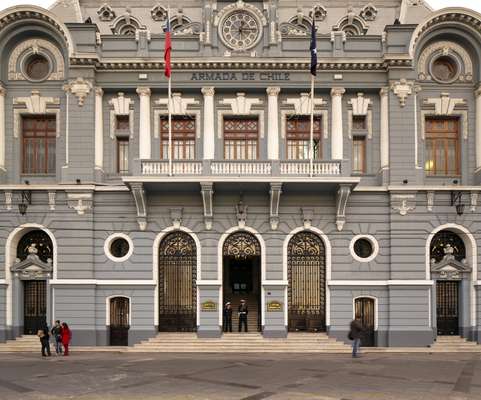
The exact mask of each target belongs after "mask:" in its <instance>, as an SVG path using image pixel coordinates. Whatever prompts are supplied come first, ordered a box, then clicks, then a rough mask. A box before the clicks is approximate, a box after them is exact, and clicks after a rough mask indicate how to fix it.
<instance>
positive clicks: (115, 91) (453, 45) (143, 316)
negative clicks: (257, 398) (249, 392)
mask: <svg viewBox="0 0 481 400" xmlns="http://www.w3.org/2000/svg"><path fill="white" fill-rule="evenodd" d="M295 3H296V4H295V5H294V2H292V1H288V0H269V1H268V0H264V1H260V0H259V1H242V0H239V1H222V0H199V1H193V0H178V1H177V2H176V3H175V5H172V6H173V7H172V8H171V9H170V14H169V13H168V10H167V3H166V2H160V3H159V2H157V1H154V0H138V1H137V2H135V4H132V3H131V2H128V1H126V0H109V1H107V2H105V3H104V2H102V1H97V0H59V1H57V2H56V3H55V4H54V5H53V6H52V7H51V9H50V10H45V9H42V8H38V7H34V6H18V7H13V8H9V9H6V10H4V11H2V12H0V52H1V57H0V80H1V90H0V191H1V192H2V193H1V195H2V196H1V198H2V201H1V203H2V204H1V213H0V219H1V222H0V224H1V229H0V260H1V262H2V268H1V269H0V341H5V340H7V339H12V338H15V337H17V336H19V335H22V334H25V333H26V334H28V333H35V332H36V329H38V327H39V326H40V325H41V324H42V323H44V321H45V320H46V321H48V323H49V324H50V323H51V322H52V321H54V320H56V319H60V320H65V321H67V322H68V323H69V325H70V326H71V328H72V329H73V331H74V344H77V345H109V344H111V345H115V344H126V343H128V344H129V345H132V344H135V343H138V342H139V341H140V340H143V339H146V338H150V337H153V336H155V335H156V334H157V332H159V331H161V332H162V331H176V332H186V331H195V332H197V334H198V335H199V336H200V337H219V336H220V335H222V319H223V313H222V310H223V304H224V303H225V302H227V301H230V302H232V303H233V305H234V310H236V307H237V303H238V302H239V301H240V299H242V298H243V299H246V300H247V302H248V305H249V308H250V313H249V328H250V329H251V330H253V329H257V330H259V331H260V332H262V334H263V335H264V336H266V337H285V336H286V335H287V333H288V332H290V331H309V332H319V331H325V332H327V334H328V335H329V336H332V337H336V338H339V339H341V340H347V337H346V336H347V331H348V326H349V323H350V321H351V320H352V318H353V317H354V316H355V315H358V316H360V317H361V318H362V319H363V321H364V323H365V324H366V326H368V327H369V329H368V335H366V338H365V339H364V340H365V344H366V345H376V346H406V345H409V346H427V345H430V344H432V343H433V341H434V340H435V339H436V337H437V336H438V335H458V334H459V335H461V336H463V337H466V338H467V339H468V340H471V341H478V342H480V341H481V295H480V288H481V286H480V284H481V281H480V280H479V278H478V272H479V268H480V267H479V265H478V244H481V207H480V205H479V204H478V196H479V192H480V191H481V186H480V180H481V178H480V176H481V175H480V171H481V91H480V90H479V87H480V86H479V81H480V73H481V70H480V63H479V59H480V55H481V15H479V14H477V13H475V12H474V11H471V10H468V9H461V8H452V9H443V10H439V11H433V10H431V9H430V8H429V7H428V6H427V5H426V4H425V3H424V2H423V1H422V0H379V1H372V2H370V3H368V2H364V1H358V0H356V1H354V0H353V1H346V0H336V1H334V0H322V1H308V0H299V1H297V2H295ZM167 18H170V23H171V27H172V38H173V39H172V43H173V52H172V68H173V72H172V98H171V100H170V102H169V98H168V81H167V79H166V78H165V76H164V71H163V69H164V64H163V56H164V40H165V34H164V32H163V28H164V27H165V25H166V20H167ZM313 21H315V24H316V27H317V56H318V72H317V77H316V79H315V85H314V86H315V90H314V96H313V97H312V96H311V93H310V82H311V81H310V79H311V77H310V74H309V63H310V58H309V57H310V55H309V41H310V33H311V26H312V23H313ZM169 107H170V109H171V111H172V118H171V124H170V126H171V129H170V130H169V118H168V109H169ZM311 110H313V120H312V126H313V128H312V133H311ZM311 135H312V139H311ZM311 140H312V143H313V146H312V149H313V150H312V152H311ZM169 153H170V154H171V157H170V158H169ZM311 155H312V157H311ZM236 314H237V313H236V312H234V316H235V315H236ZM234 328H236V327H235V326H234Z"/></svg>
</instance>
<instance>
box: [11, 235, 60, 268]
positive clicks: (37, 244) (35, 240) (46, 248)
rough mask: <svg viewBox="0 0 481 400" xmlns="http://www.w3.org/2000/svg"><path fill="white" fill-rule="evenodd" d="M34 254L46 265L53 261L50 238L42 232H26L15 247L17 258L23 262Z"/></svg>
mask: <svg viewBox="0 0 481 400" xmlns="http://www.w3.org/2000/svg"><path fill="white" fill-rule="evenodd" d="M32 252H34V253H35V254H36V255H37V256H38V258H40V260H42V261H43V262H44V263H47V262H48V260H52V259H53V244H52V240H51V239H50V237H49V236H48V235H47V234H46V233H45V232H44V231H42V230H40V229H36V230H33V231H30V232H27V233H26V234H25V235H23V237H22V238H21V239H20V241H19V242H18V245H17V258H18V259H19V260H20V261H23V260H25V259H26V258H27V256H28V255H29V254H32Z"/></svg>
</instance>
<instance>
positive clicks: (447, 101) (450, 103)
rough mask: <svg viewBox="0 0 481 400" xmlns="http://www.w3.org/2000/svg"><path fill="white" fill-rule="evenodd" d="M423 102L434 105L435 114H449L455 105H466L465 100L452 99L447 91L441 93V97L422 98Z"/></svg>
mask: <svg viewBox="0 0 481 400" xmlns="http://www.w3.org/2000/svg"><path fill="white" fill-rule="evenodd" d="M424 104H426V105H434V113H435V114H436V115H451V114H453V112H454V109H455V108H456V106H458V105H460V106H464V105H466V100H464V99H453V98H451V97H450V96H449V93H441V97H438V98H429V99H424Z"/></svg>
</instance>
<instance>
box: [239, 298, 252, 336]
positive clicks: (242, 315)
mask: <svg viewBox="0 0 481 400" xmlns="http://www.w3.org/2000/svg"><path fill="white" fill-rule="evenodd" d="M238 311H239V332H242V325H244V329H245V332H247V314H248V313H249V310H248V309H247V304H246V301H245V300H241V302H240V305H239V309H238Z"/></svg>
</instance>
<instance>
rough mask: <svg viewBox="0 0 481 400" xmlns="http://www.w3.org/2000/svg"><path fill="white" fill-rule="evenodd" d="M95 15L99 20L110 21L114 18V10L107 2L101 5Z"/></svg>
mask: <svg viewBox="0 0 481 400" xmlns="http://www.w3.org/2000/svg"><path fill="white" fill-rule="evenodd" d="M97 15H98V16H99V19H100V20H101V21H112V20H113V19H114V18H115V12H114V10H112V7H110V6H109V5H108V4H104V5H102V6H101V7H100V8H99V9H98V10H97Z"/></svg>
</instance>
